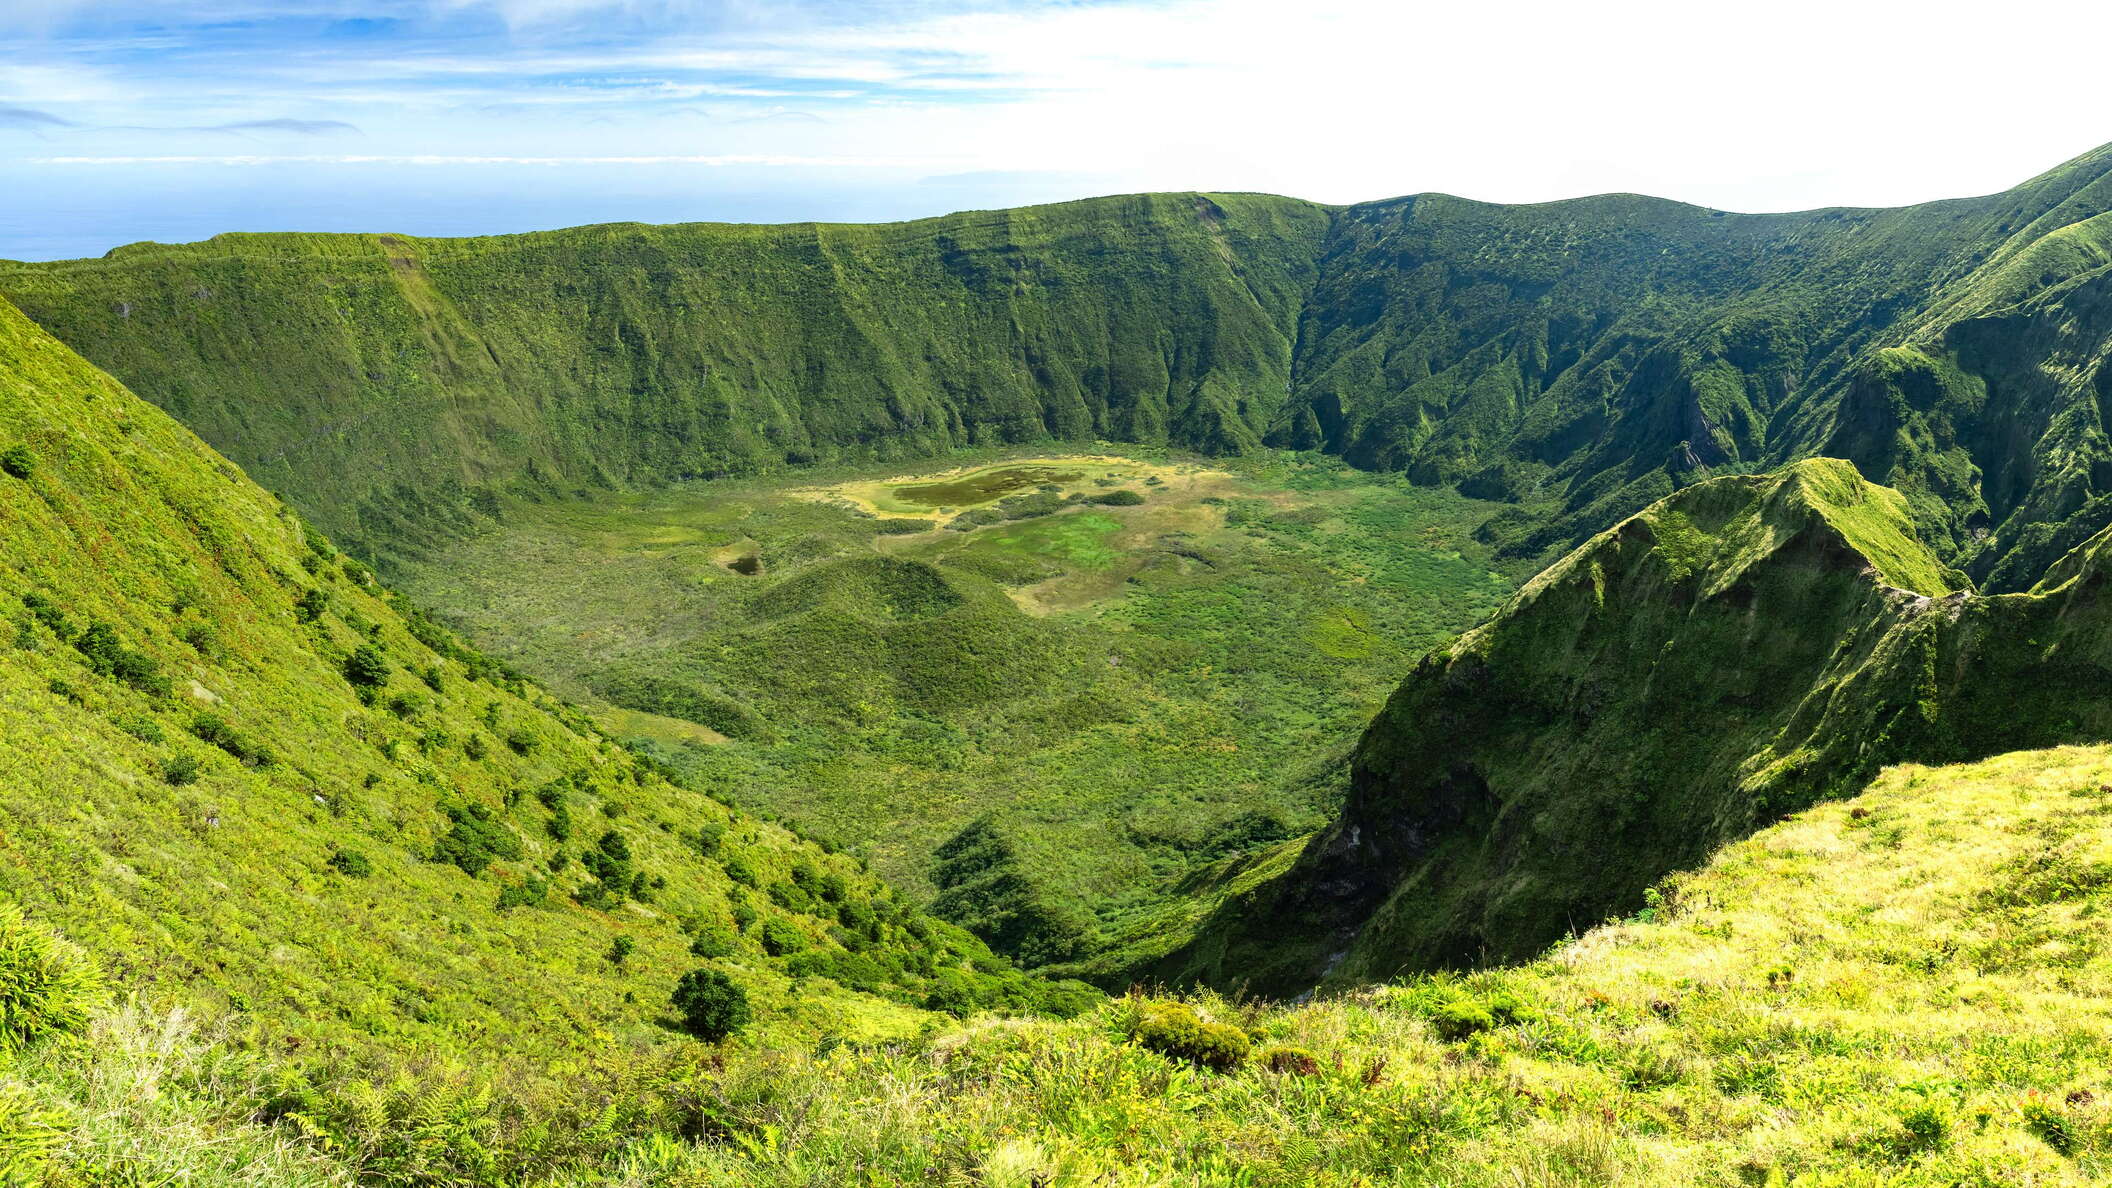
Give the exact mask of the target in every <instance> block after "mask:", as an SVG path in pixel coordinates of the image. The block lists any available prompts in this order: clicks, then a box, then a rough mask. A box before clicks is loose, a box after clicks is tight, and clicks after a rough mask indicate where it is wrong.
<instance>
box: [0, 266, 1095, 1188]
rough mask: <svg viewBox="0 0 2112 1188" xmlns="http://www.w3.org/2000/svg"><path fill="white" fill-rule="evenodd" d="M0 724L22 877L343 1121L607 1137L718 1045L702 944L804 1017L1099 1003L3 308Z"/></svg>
mask: <svg viewBox="0 0 2112 1188" xmlns="http://www.w3.org/2000/svg"><path fill="white" fill-rule="evenodd" d="M0 735H4V736H5V738H6V739H7V745H6V747H5V748H4V752H0V900H4V901H6V902H8V903H12V904H15V905H19V906H20V907H21V908H22V909H23V910H25V911H27V912H28V913H29V914H30V916H31V917H33V919H34V920H35V921H36V922H37V924H38V925H39V926H41V927H45V928H52V929H56V930H58V931H59V932H60V933H62V934H64V936H66V937H67V938H68V939H70V940H71V941H72V942H73V943H74V944H76V945H78V946H80V947H81V948H82V949H85V950H86V951H87V952H88V953H89V954H90V955H91V956H92V957H93V958H94V959H95V960H96V961H97V962H98V963H99V964H100V965H101V966H102V967H103V968H104V970H105V972H106V973H107V975H108V977H109V978H110V979H111V980H112V981H113V982H115V983H116V984H118V985H120V986H122V987H123V988H124V989H125V991H126V992H127V993H128V994H131V995H136V996H137V998H138V999H139V1001H140V1002H141V1003H142V1004H143V1006H144V1008H145V1009H147V1010H150V1011H162V1010H166V1009H168V1008H171V1007H177V1006H180V1007H183V1008H185V1009H187V1010H190V1011H196V1012H202V1013H205V1014H209V1015H217V1016H234V1017H237V1018H239V1019H241V1020H243V1027H244V1031H243V1032H242V1035H241V1044H242V1045H243V1046H244V1047H245V1048H248V1049H253V1050H256V1051H260V1052H267V1053H271V1054H273V1055H275V1056H279V1057H281V1058H282V1059H281V1061H280V1067H281V1069H282V1072H283V1076H281V1078H280V1080H279V1081H278V1082H277V1086H278V1087H277V1089H275V1090H274V1092H275V1093H277V1094H279V1095H280V1096H279V1100H281V1101H282V1102H283V1104H284V1108H285V1109H287V1110H296V1111H299V1112H301V1113H302V1114H303V1115H304V1116H307V1117H309V1118H310V1121H311V1122H312V1123H313V1125H314V1126H315V1127H316V1128H318V1130H317V1132H318V1135H319V1136H321V1137H328V1136H330V1135H333V1134H337V1133H338V1132H339V1131H340V1130H342V1129H344V1128H345V1127H349V1126H353V1125H354V1124H355V1120H356V1119H358V1118H360V1117H364V1116H365V1114H364V1111H368V1110H379V1111H381V1112H382V1113H383V1114H387V1115H390V1116H394V1112H400V1111H405V1110H413V1109H419V1108H424V1105H422V1104H420V1103H421V1102H423V1103H428V1104H429V1103H430V1102H432V1101H444V1102H451V1103H453V1104H452V1105H449V1106H448V1107H447V1108H450V1109H453V1108H461V1109H464V1110H467V1111H469V1114H474V1115H475V1117H474V1118H473V1119H472V1120H471V1121H465V1122H464V1123H463V1125H462V1128H461V1131H460V1133H459V1134H458V1135H454V1136H453V1137H451V1138H449V1139H448V1140H447V1141H446V1142H445V1143H442V1144H441V1146H443V1147H445V1148H446V1150H444V1151H442V1152H439V1153H437V1154H435V1155H433V1156H432V1158H433V1159H435V1160H437V1161H439V1162H442V1163H444V1162H447V1161H449V1160H462V1159H470V1160H472V1161H474V1160H477V1159H488V1160H489V1161H491V1166H493V1167H499V1168H510V1169H514V1170H516V1171H525V1170H530V1169H533V1168H535V1167H537V1166H543V1165H548V1164H553V1162H577V1161H583V1160H584V1161H591V1160H592V1159H593V1158H594V1157H595V1156H596V1152H597V1151H601V1150H606V1149H609V1148H611V1147H612V1146H613V1145H617V1144H620V1142H621V1141H622V1140H623V1138H624V1136H625V1135H628V1134H632V1133H635V1132H637V1131H639V1130H640V1129H643V1128H650V1127H652V1126H659V1125H664V1124H666V1117H667V1111H668V1110H671V1109H675V1108H677V1107H676V1106H675V1105H674V1104H673V1098H672V1097H671V1096H670V1094H671V1093H674V1092H677V1088H676V1087H678V1086H679V1085H680V1084H681V1083H682V1077H683V1075H684V1074H683V1072H682V1070H683V1069H685V1068H688V1067H690V1066H693V1065H695V1064H696V1063H697V1062H698V1061H700V1060H703V1059H705V1058H706V1057H707V1056H708V1055H709V1050H708V1048H707V1046H706V1045H704V1044H702V1043H699V1042H697V1041H695V1040H693V1039H690V1038H688V1037H686V1036H685V1035H683V1034H682V1032H681V1030H680V1028H679V1027H678V1026H677V1024H678V1023H679V1019H678V1017H677V1016H676V1014H675V1011H674V1009H673V1007H672V1006H671V1002H670V995H671V992H672V990H673V989H674V987H675V985H676V982H677V980H678V979H679V978H680V977H681V976H682V975H684V974H685V973H688V972H689V971H691V970H694V969H698V968H708V969H712V970H716V971H718V972H720V973H721V974H723V975H724V976H726V977H727V978H728V979H730V980H731V982H732V983H733V984H734V986H736V987H737V988H738V989H739V991H740V992H741V993H743V994H744V995H745V996H746V998H747V999H748V1001H749V1002H750V1004H751V1006H752V1008H753V1010H752V1013H753V1016H754V1023H753V1026H752V1027H751V1028H750V1029H749V1030H751V1031H753V1032H754V1033H756V1034H758V1035H762V1036H772V1035H774V1036H780V1037H784V1038H787V1039H797V1038H813V1037H818V1036H836V1037H853V1038H861V1039H874V1038H880V1037H884V1036H889V1035H899V1034H904V1033H908V1032H914V1031H915V1030H917V1029H919V1028H921V1027H923V1026H926V1025H927V1024H928V1023H930V1022H931V1021H932V1020H933V1019H934V1018H936V1017H938V1016H936V1015H934V1014H933V1013H932V1011H933V1010H934V1009H937V1010H940V1011H954V1012H967V1011H970V1010H974V1009H977V1008H978V1007H982V1006H995V1005H1000V1004H1003V1005H1005V1006H1007V1007H1009V1008H1011V1009H1021V1008H1025V1009H1030V1010H1031V1009H1067V1008H1074V1007H1075V1005H1079V1004H1082V1003H1083V1002H1084V1001H1086V995H1087V992H1084V991H1083V988H1072V989H1069V990H1066V989H1064V988H1061V987H1056V986H1053V985H1051V984H1048V983H1042V982H1039V981H1036V980H1031V979H1028V978H1026V977H1024V976H1023V975H1020V974H1018V973H1016V972H1014V971H1011V970H1010V969H1009V967H1007V966H1006V965H1005V963H1004V962H1002V961H1001V960H999V959H997V958H994V957H992V956H991V955H990V953H989V952H988V951H987V950H986V949H985V948H984V947H983V946H982V945H981V943H980V942H978V941H976V940H974V938H973V937H971V936H969V935H968V934H966V933H964V932H962V931H960V930H959V929H957V928H954V927H953V926H951V925H948V924H944V923H941V922H938V921H935V920H931V919H928V918H926V917H923V916H921V915H920V914H918V913H916V912H914V911H911V910H909V909H908V908H907V907H906V906H905V904H904V903H903V902H902V901H901V900H900V899H899V898H897V897H896V896H895V895H894V894H893V892H892V891H891V890H889V889H888V888H886V887H884V886H883V885H881V884H880V883H879V882H878V881H877V880H875V879H874V878H872V877H871V876H870V875H868V874H867V873H866V872H865V871H864V869H863V867H862V866H861V864H859V863H857V862H856V861H854V860H852V859H850V858H849V857H846V856H844V855H841V854H835V853H830V852H827V851H825V850H823V849H822V848H820V847H818V846H816V845H814V844H812V843H808V842H804V841H802V840H801V839H799V838H798V837H796V836H794V835H792V834H790V833H788V832H786V831H785V830H783V829H780V828H777V827H775V826H771V825H766V824H763V823H761V822H758V821H756V820H755V819H753V818H752V817H748V816H744V815H742V814H740V813H738V812H734V811H730V810H729V809H728V808H727V807H726V806H724V805H723V804H720V803H718V802H716V801H714V800H713V799H711V798H710V797H708V796H706V795H703V794H701V793H698V792H695V791H692V790H690V789H688V788H685V787H682V786H680V785H678V784H675V783H671V782H670V781H669V780H668V779H667V778H665V776H664V775H663V774H662V773H661V772H660V771H659V770H658V769H657V768H655V767H654V766H653V765H651V764H648V763H644V762H641V761H640V760H638V759H637V758H636V757H634V756H633V755H631V754H630V753H629V752H627V751H625V750H624V749H622V748H620V747H618V746H616V745H615V744H614V743H613V742H612V741H611V740H610V739H609V738H607V737H606V736H604V735H603V734H601V733H600V731H599V730H598V729H596V728H595V727H594V726H593V725H592V724H591V723H590V722H589V721H588V720H587V719H586V718H585V717H583V716H582V715H581V714H579V713H578V712H577V711H575V710H573V709H571V708H570V707H568V706H567V705H565V704H563V703H561V702H559V701H557V700H556V699H554V698H553V697H552V696H551V695H550V694H548V693H546V692H544V691H543V690H541V689H540V688H539V687H537V686H535V685H533V684H530V683H528V682H527V681H525V680H523V679H522V678H520V677H519V676H518V675H516V674H513V673H512V672H511V671H510V670H506V669H504V668H501V667H499V666H497V665H495V664H493V663H492V662H491V661H489V660H486V659H484V658H483V657H482V656H481V655H479V654H478V653H475V652H473V651H471V650H469V649H467V648H465V647H463V646H462V645H461V644H459V643H458V642H456V641H455V639H454V638H453V637H452V636H451V635H450V634H449V633H447V632H446V631H444V630H442V629H440V628H438V627H436V626H434V625H433V624H432V623H431V622H430V621H428V620H425V619H423V618H421V617H419V616H417V615H415V614H413V613H410V612H407V611H406V610H405V609H404V608H403V607H402V606H401V605H400V604H399V603H398V602H397V600H396V599H395V597H394V596H393V595H392V594H391V593H390V592H389V591H387V590H386V589H384V588H383V587H381V586H380V585H379V584H378V583H376V581H375V580H374V578H373V576H372V575H371V573H369V572H368V571H367V569H366V568H365V567H364V566H362V565H360V564H359V563H357V562H355V561H352V560H350V559H348V558H347V557H345V556H344V555H343V554H341V553H339V552H337V551H336V550H335V549H333V548H332V547H331V546H330V545H329V544H328V543H327V542H325V541H324V540H323V539H322V538H321V537H319V536H316V535H314V534H312V533H310V532H309V531H307V530H306V529H305V528H304V526H303V525H302V523H301V522H300V520H299V519H298V518H297V517H296V516H295V515H294V514H293V513H292V512H291V511H290V510H288V509H287V508H285V507H284V506H283V505H281V504H279V503H278V502H277V501H276V500H275V499H273V498H272V497H271V496H269V495H267V494H265V493H264V492H263V491H261V490H260V489H258V488H257V487H256V486H254V485H253V484H251V483H250V482H249V481H248V480H247V479H246V478H245V477H244V476H243V475H242V473H241V472H240V471H239V470H237V469H236V468H235V467H233V466H232V465H230V464H229V463H227V462H226V461H225V460H223V459H221V458H219V457H217V456H216V455H215V454H213V453H212V451H211V450H209V449H208V448H207V447H205V446H204V445H203V444H201V443H200V442H199V441H198V440H197V439H196V438H195V437H193V436H192V435H191V434H190V433H189V432H188V431H186V430H184V429H182V428H181V427H179V426H178V425H176V424H175V423H174V422H173V421H172V420H171V419H170V418H169V417H168V416H166V415H165V414H163V413H162V412H161V411H160V410H158V409H156V408H154V407H153V406H151V405H149V404H146V403H144V402H142V401H139V400H137V399H136V398H134V397H133V396H131V395H130V394H129V393H128V392H126V391H125V390H124V389H123V388H122V387H120V386H119V385H117V384H116V383H114V382H113V381H111V380H110V379H109V378H108V377H106V376H104V375H102V374H101V373H99V372H97V371H96V370H95V369H94V368H92V367H90V366H89V365H88V364H86V363H85V362H83V361H82V360H80V359H79V358H78V357H77V356H75V355H74V354H72V352H70V351H68V350H67V349H66V348H65V347H63V346H61V345H60V344H58V343H57V342H55V341H54V340H52V339H51V338H50V337H48V336H47V335H45V334H44V333H43V332H42V331H41V330H39V329H38V328H36V327H35V326H34V324H32V323H30V322H29V321H28V320H27V319H26V318H23V317H22V316H20V315H19V314H17V313H15V312H14V311H12V310H11V309H6V308H4V307H0ZM414 1054H415V1055H414ZM648 1070H657V1071H655V1072H648ZM641 1076H643V1077H644V1078H645V1079H644V1080H643V1081H640V1082H638V1083H637V1084H636V1085H635V1086H634V1088H633V1090H631V1091H627V1092H626V1094H625V1096H624V1100H623V1105H622V1107H621V1109H620V1110H619V1111H618V1112H616V1113H612V1114H609V1115H608V1116H606V1117H602V1116H599V1115H596V1114H595V1112H594V1111H593V1110H591V1109H588V1110H583V1109H582V1107H581V1106H580V1105H579V1100H580V1097H579V1095H580V1094H581V1093H582V1091H583V1087H588V1086H606V1087H609V1088H610V1089H611V1090H612V1091H613V1090H614V1089H615V1088H616V1087H619V1086H621V1085H624V1084H627V1083H629V1082H628V1081H627V1080H626V1079H627V1078H637V1077H641ZM369 1080H371V1081H373V1082H374V1083H376V1084H379V1085H381V1086H384V1088H383V1089H380V1090H375V1089H373V1088H372V1086H371V1085H370V1086H368V1087H367V1088H362V1087H361V1086H362V1084H364V1083H365V1082H367V1081H369ZM369 1093H378V1094H379V1096H378V1097H376V1098H375V1099H374V1100H372V1101H367V1102H365V1104H361V1103H362V1101H364V1099H363V1098H362V1094H369ZM469 1103H481V1104H477V1105H475V1108H474V1109H471V1106H470V1104H469ZM465 1116H467V1115H465ZM457 1139H459V1140H460V1141H459V1142H458V1141H456V1140H457ZM437 1165H438V1164H437V1163H436V1166H437ZM113 1174H114V1173H113ZM98 1182H132V1181H117V1180H110V1181H98ZM145 1182H154V1181H152V1179H151V1177H150V1178H149V1179H148V1181H145Z"/></svg>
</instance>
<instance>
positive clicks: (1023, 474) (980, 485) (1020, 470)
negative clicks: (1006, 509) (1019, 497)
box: [888, 465, 1084, 508]
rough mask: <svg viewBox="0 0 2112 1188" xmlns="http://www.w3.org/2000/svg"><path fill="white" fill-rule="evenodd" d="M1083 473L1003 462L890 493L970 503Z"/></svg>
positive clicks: (922, 501)
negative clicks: (1010, 464) (1008, 464)
mask: <svg viewBox="0 0 2112 1188" xmlns="http://www.w3.org/2000/svg"><path fill="white" fill-rule="evenodd" d="M1083 477H1084V475H1082V474H1081V473H1079V472H1078V471H1075V470H1069V471H1067V470H1064V469H1063V468H1062V467H1060V466H1037V465H1027V466H1000V467H996V468H994V469H991V470H977V471H971V472H969V473H967V474H964V475H961V476H959V477H957V478H949V479H942V480H940V481H938V482H932V483H910V484H906V485H904V486H900V487H893V488H890V489H889V491H888V493H889V494H890V495H893V496H894V497H895V498H896V499H898V500H900V501H902V502H903V503H909V504H915V505H918V506H920V507H931V508H939V507H967V506H973V505H975V504H978V503H988V502H990V501H991V500H993V499H997V498H1000V497H1002V496H1005V495H1010V494H1011V493H1012V492H1014V491H1024V490H1026V489H1027V488H1028V487H1038V486H1040V485H1042V484H1043V483H1075V482H1077V481H1078V480H1079V479H1081V478H1083Z"/></svg>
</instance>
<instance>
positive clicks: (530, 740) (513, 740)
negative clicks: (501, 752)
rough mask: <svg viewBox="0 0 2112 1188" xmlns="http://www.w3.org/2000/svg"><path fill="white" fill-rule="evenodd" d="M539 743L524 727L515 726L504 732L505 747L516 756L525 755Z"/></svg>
mask: <svg viewBox="0 0 2112 1188" xmlns="http://www.w3.org/2000/svg"><path fill="white" fill-rule="evenodd" d="M541 741H542V740H540V739H538V738H536V737H535V735H533V734H530V733H529V732H528V728H527V727H526V726H516V727H514V728H513V729H511V730H509V731H507V732H506V746H507V747H508V749H510V750H512V752H513V753H514V754H516V755H526V754H527V753H528V752H530V751H533V750H534V749H535V748H536V745H537V744H538V743H539V742H541Z"/></svg>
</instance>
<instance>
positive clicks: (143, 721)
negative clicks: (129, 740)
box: [117, 714, 169, 747]
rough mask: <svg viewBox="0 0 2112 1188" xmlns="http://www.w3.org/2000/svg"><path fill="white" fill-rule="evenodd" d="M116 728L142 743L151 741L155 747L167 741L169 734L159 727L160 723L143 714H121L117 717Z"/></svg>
mask: <svg viewBox="0 0 2112 1188" xmlns="http://www.w3.org/2000/svg"><path fill="white" fill-rule="evenodd" d="M117 728H118V729H119V730H122V731H124V732H125V733H126V734H129V735H131V736H132V737H133V738H136V739H138V740H139V741H141V742H143V743H153V744H154V745H155V746H157V747H158V746H160V745H162V744H163V743H165V742H167V741H169V736H168V735H167V734H166V733H164V732H163V731H162V729H161V723H159V722H157V721H155V720H154V719H152V718H150V717H148V716H147V715H145V714H124V715H121V716H120V717H119V718H118V719H117Z"/></svg>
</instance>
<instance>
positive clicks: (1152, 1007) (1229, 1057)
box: [1129, 1002, 1252, 1072]
mask: <svg viewBox="0 0 2112 1188" xmlns="http://www.w3.org/2000/svg"><path fill="white" fill-rule="evenodd" d="M1129 1034H1130V1038H1131V1039H1134V1040H1136V1041H1137V1043H1138V1044H1140V1045H1142V1046H1143V1047H1145V1048H1147V1049H1149V1050H1151V1051H1153V1052H1157V1053H1158V1054H1160V1055H1161V1056H1169V1057H1172V1058H1173V1059H1175V1060H1185V1061H1187V1062H1188V1063H1190V1064H1193V1065H1196V1066H1198V1067H1201V1068H1207V1069H1212V1070H1215V1071H1217V1072H1230V1071H1232V1070H1233V1069H1235V1068H1238V1067H1239V1065H1240V1062H1241V1061H1244V1060H1245V1059H1246V1058H1247V1048H1248V1047H1249V1045H1250V1044H1251V1043H1252V1041H1251V1040H1249V1039H1248V1038H1247V1033H1246V1032H1244V1031H1241V1030H1240V1029H1239V1028H1237V1027H1233V1026H1231V1025H1230V1024H1226V1023H1210V1022H1207V1021H1205V1020H1204V1019H1203V1018H1202V1017H1201V1016H1199V1015H1197V1014H1196V1013H1195V1008H1194V1007H1191V1006H1189V1005H1187V1004H1186V1003H1180V1002H1146V1003H1143V1004H1142V1005H1140V1006H1139V1007H1138V1008H1137V1015H1136V1019H1135V1020H1134V1021H1133V1022H1131V1024H1130V1028H1129Z"/></svg>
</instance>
